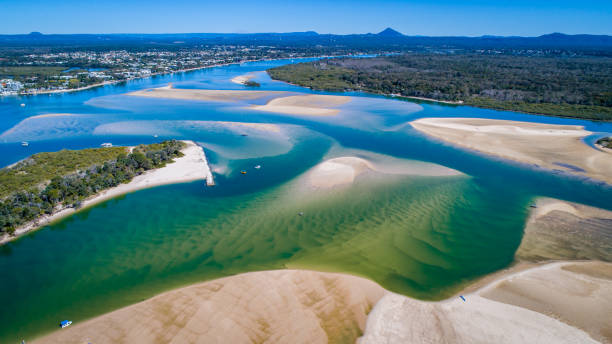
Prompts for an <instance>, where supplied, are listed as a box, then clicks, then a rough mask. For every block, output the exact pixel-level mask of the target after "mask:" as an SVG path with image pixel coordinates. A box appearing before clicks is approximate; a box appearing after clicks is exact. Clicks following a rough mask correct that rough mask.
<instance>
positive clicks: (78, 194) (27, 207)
mask: <svg viewBox="0 0 612 344" xmlns="http://www.w3.org/2000/svg"><path fill="white" fill-rule="evenodd" d="M184 145H185V144H184V143H183V142H180V141H176V140H172V141H164V142H162V143H158V144H151V145H140V146H138V147H135V148H134V150H133V151H132V152H131V153H129V154H126V152H121V153H119V154H118V155H117V156H116V158H114V159H111V160H107V161H105V162H103V163H101V164H94V165H91V166H89V167H88V168H85V169H81V170H78V171H76V172H74V173H70V174H66V175H56V176H54V177H53V178H51V180H50V181H49V182H48V183H47V184H46V185H44V186H42V187H39V188H36V187H33V188H30V189H28V190H22V191H18V192H14V193H12V194H11V195H9V196H8V197H5V198H4V199H2V200H1V201H0V233H3V232H5V233H9V234H13V233H14V232H15V229H16V228H17V227H19V226H20V225H23V224H24V223H27V222H28V221H32V220H34V219H36V218H37V217H39V216H42V215H45V214H51V213H53V212H54V211H55V210H57V209H60V208H66V207H74V208H79V207H80V206H81V202H82V201H83V200H84V199H86V198H88V197H89V196H92V195H95V194H96V193H98V192H100V191H102V190H104V189H108V188H111V187H114V186H117V185H120V184H122V183H127V182H129V181H131V180H132V179H133V178H134V177H135V176H137V175H140V174H142V173H144V172H145V171H148V170H151V169H156V168H160V167H163V166H165V165H166V164H167V163H168V162H171V161H172V159H173V158H176V157H180V156H182V155H183V154H182V153H181V149H182V148H183V147H184ZM73 152H77V153H78V152H79V151H73ZM76 157H78V154H76Z"/></svg>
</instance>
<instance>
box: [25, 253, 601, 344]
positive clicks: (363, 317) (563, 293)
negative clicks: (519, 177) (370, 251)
mask: <svg viewBox="0 0 612 344" xmlns="http://www.w3.org/2000/svg"><path fill="white" fill-rule="evenodd" d="M462 296H463V297H464V298H465V301H463V300H462V299H461V298H460V297H458V296H456V297H453V298H451V299H448V300H444V301H440V302H426V301H419V300H415V299H411V298H409V297H405V296H402V295H398V294H395V293H391V292H389V291H386V290H385V289H383V288H382V287H380V286H378V285H377V284H375V283H374V282H371V281H369V280H366V279H363V278H360V277H355V276H349V275H344V274H335V273H323V272H314V271H305V270H278V271H262V272H251V273H245V274H240V275H236V276H232V277H226V278H222V279H219V280H214V281H210V282H205V283H201V284H197V285H193V286H189V287H185V288H181V289H177V290H174V291H170V292H167V293H164V294H161V295H158V296H156V297H154V298H151V299H149V300H146V301H143V302H140V303H138V304H135V305H132V306H128V307H125V308H122V309H119V310H117V311H114V312H111V313H108V314H105V315H102V316H99V317H96V318H94V319H91V320H88V321H85V322H82V323H79V324H74V325H73V326H71V327H69V328H67V329H62V330H57V331H55V332H53V333H51V334H49V335H47V336H45V337H42V338H40V339H39V340H36V341H34V342H35V343H86V342H92V343H196V342H206V343H259V342H266V343H287V342H291V343H328V342H330V343H338V342H343V343H344V342H346V343H352V342H354V341H355V340H356V339H358V343H361V344H365V343H597V342H603V343H609V342H610V341H611V340H612V336H611V333H612V332H610V330H612V326H611V325H610V324H609V323H608V322H607V321H606V319H610V312H611V311H612V264H609V263H601V262H578V263H568V262H557V263H551V264H546V265H539V266H536V267H534V268H531V269H527V270H524V271H520V272H515V273H510V274H506V275H503V276H502V277H500V278H499V279H497V280H495V281H493V282H491V283H489V284H487V285H486V286H485V287H483V288H481V289H479V290H477V291H475V292H471V293H467V294H464V295H462ZM372 307H373V308H372ZM370 310H371V311H370ZM361 335H362V337H361V338H359V337H360V336H361Z"/></svg>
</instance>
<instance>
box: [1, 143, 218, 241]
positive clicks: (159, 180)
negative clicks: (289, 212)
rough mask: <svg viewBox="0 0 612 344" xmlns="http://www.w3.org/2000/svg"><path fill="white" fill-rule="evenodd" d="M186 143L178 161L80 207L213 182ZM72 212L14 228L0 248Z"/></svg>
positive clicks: (197, 151)
mask: <svg viewBox="0 0 612 344" xmlns="http://www.w3.org/2000/svg"><path fill="white" fill-rule="evenodd" d="M183 142H185V143H186V144H187V147H185V148H184V149H183V150H182V152H183V154H185V155H184V156H182V157H180V158H176V159H174V162H173V163H171V164H168V165H166V166H165V167H162V168H159V169H156V170H151V171H148V172H145V173H144V174H141V175H139V176H136V177H134V179H132V181H130V182H129V183H127V184H122V185H119V186H116V187H114V188H110V189H107V190H105V191H102V192H101V193H99V194H97V195H95V196H92V197H90V198H88V199H86V200H85V201H83V205H82V208H81V209H83V208H87V207H90V206H92V205H94V204H97V203H100V202H103V201H106V200H108V199H111V198H114V197H117V196H120V195H123V194H127V193H130V192H134V191H137V190H142V189H146V188H150V187H154V186H159V185H166V184H176V183H184V182H189V181H194V180H206V181H207V183H213V184H214V181H213V179H212V172H211V171H210V167H209V166H208V163H207V161H206V156H205V155H204V150H203V149H202V148H201V147H199V146H198V145H196V144H195V143H194V142H193V141H183ZM74 212H75V209H74V208H65V209H62V210H60V211H57V212H55V213H54V214H51V215H47V216H43V217H41V218H39V219H38V220H36V221H32V222H30V223H28V224H26V225H24V226H21V227H19V228H17V230H16V231H15V236H9V235H7V234H5V235H4V236H2V237H0V245H2V244H4V243H6V242H8V241H11V240H14V239H15V238H17V237H19V236H21V235H23V234H25V233H27V232H29V231H31V230H34V229H38V228H40V227H43V226H45V225H48V224H50V223H52V222H54V221H57V220H59V219H61V218H64V217H66V216H68V215H71V214H73V213H74Z"/></svg>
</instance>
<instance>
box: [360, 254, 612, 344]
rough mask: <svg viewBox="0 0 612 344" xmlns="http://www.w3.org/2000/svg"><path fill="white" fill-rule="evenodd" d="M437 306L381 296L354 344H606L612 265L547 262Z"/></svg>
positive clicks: (611, 326) (611, 289)
mask: <svg viewBox="0 0 612 344" xmlns="http://www.w3.org/2000/svg"><path fill="white" fill-rule="evenodd" d="M463 296H464V298H465V301H463V300H462V299H461V298H460V297H454V298H452V299H448V300H445V301H440V302H423V301H418V300H414V299H410V298H408V297H405V296H401V295H398V294H393V293H389V294H387V295H385V297H383V298H382V299H381V300H380V301H379V302H378V303H377V304H376V306H375V307H374V309H373V310H372V312H371V313H370V315H369V316H368V321H367V325H366V330H365V333H364V336H363V337H362V338H360V340H359V341H358V343H361V344H363V343H597V342H598V341H601V342H609V341H610V340H611V339H612V338H610V334H611V333H612V332H610V330H611V329H612V325H610V324H609V323H608V322H607V320H606V319H610V312H611V309H612V308H611V306H612V264H609V263H601V262H582V263H567V262H562V263H552V264H548V265H542V266H537V267H534V268H531V269H527V270H524V271H521V272H518V273H514V274H510V275H506V276H503V277H502V278H500V279H499V280H496V281H494V282H492V283H490V284H489V285H487V286H486V287H484V288H483V289H480V290H478V291H476V292H473V293H469V294H464V295H463Z"/></svg>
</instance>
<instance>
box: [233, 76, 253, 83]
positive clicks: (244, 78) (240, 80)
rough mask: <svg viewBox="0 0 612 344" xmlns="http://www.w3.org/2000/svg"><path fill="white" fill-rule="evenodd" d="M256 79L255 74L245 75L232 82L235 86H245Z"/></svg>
mask: <svg viewBox="0 0 612 344" xmlns="http://www.w3.org/2000/svg"><path fill="white" fill-rule="evenodd" d="M254 77H255V74H253V73H248V74H244V75H239V76H237V77H235V78H232V82H233V83H235V84H240V85H244V84H246V83H247V81H249V80H251V79H253V78H254Z"/></svg>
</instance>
